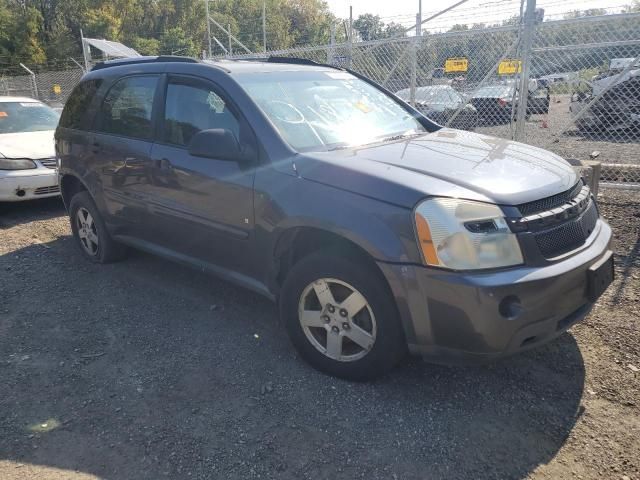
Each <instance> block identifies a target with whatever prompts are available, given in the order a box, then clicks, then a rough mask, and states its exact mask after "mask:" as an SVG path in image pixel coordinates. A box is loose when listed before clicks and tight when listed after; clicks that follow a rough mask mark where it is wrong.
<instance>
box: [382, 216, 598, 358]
mask: <svg viewBox="0 0 640 480" xmlns="http://www.w3.org/2000/svg"><path fill="white" fill-rule="evenodd" d="M610 242H611V228H610V227H609V225H608V224H607V223H606V222H605V221H604V220H602V219H599V220H598V222H597V226H596V229H595V231H594V232H593V234H592V235H591V236H590V238H589V239H588V240H587V243H586V244H585V245H584V246H583V247H582V249H581V250H580V251H579V252H578V253H575V254H573V255H571V256H569V257H568V258H565V259H563V260H560V261H557V262H555V263H551V264H549V265H547V266H544V267H529V266H522V267H517V268H510V269H505V270H501V271H494V272H491V273H468V272H451V271H445V270H441V269H434V268H427V267H422V266H416V265H398V264H388V263H382V262H379V263H378V265H379V266H380V268H381V270H382V271H383V273H384V275H385V276H386V278H387V280H388V281H389V285H390V286H391V289H392V291H393V294H394V296H395V298H396V302H397V306H398V310H399V313H400V317H401V320H402V322H403V326H404V330H405V335H406V339H407V343H408V345H409V349H410V351H411V352H412V353H416V354H421V355H423V356H425V357H428V358H429V359H430V360H433V361H436V362H442V363H465V364H467V363H482V362H485V361H490V360H493V359H496V358H499V357H502V356H506V355H510V354H513V353H517V352H520V351H523V350H527V349H529V348H532V347H535V346H537V345H541V344H543V343H546V342H548V341H549V340H551V339H553V338H555V337H557V336H559V335H560V334H562V333H563V332H565V331H566V330H567V329H568V328H569V327H570V326H571V325H573V324H574V323H576V322H577V321H579V320H581V319H582V318H583V317H584V316H585V315H586V314H587V313H588V312H589V310H590V308H591V302H590V301H589V298H588V291H587V290H588V280H587V276H588V275H587V272H588V270H589V268H590V267H591V266H592V265H594V264H596V263H598V262H599V261H601V260H603V259H604V258H605V257H606V256H608V255H611V252H610V251H609V246H610ZM513 302H516V303H513Z"/></svg>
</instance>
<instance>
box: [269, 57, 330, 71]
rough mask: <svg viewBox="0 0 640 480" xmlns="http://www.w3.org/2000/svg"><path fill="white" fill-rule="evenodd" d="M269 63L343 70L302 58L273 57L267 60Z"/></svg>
mask: <svg viewBox="0 0 640 480" xmlns="http://www.w3.org/2000/svg"><path fill="white" fill-rule="evenodd" d="M265 60H266V61H267V62H269V63H291V64H294V65H314V66H316V67H329V68H335V69H336V70H343V68H342V67H338V66H336V65H331V64H329V63H320V62H316V61H314V60H309V59H308V58H300V57H279V56H277V55H272V56H270V57H267V58H266V59H265Z"/></svg>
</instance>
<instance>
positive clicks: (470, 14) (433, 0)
mask: <svg viewBox="0 0 640 480" xmlns="http://www.w3.org/2000/svg"><path fill="white" fill-rule="evenodd" d="M457 1H458V0H422V11H423V17H422V18H423V19H425V18H427V17H428V16H429V14H433V13H435V12H438V11H440V10H443V9H445V8H447V7H449V6H451V5H453V4H455V3H457ZM326 2H327V3H328V5H329V8H330V9H331V11H332V12H333V13H334V14H335V15H336V16H338V17H340V18H349V5H352V6H353V17H354V18H357V17H358V15H361V14H363V13H373V14H374V15H378V16H380V17H381V18H382V20H383V21H385V23H389V22H391V21H395V22H397V23H402V24H404V25H411V24H413V23H414V22H415V20H414V19H415V15H416V13H417V12H418V2H419V0H326ZM628 3H631V0H538V1H537V6H538V8H544V9H545V18H547V19H551V18H560V16H561V15H562V14H563V13H565V12H567V11H571V10H584V9H588V8H607V9H608V10H609V11H611V13H614V11H617V10H619V9H620V8H621V7H622V6H624V5H625V4H628ZM519 11H520V1H519V0H469V1H468V2H467V3H465V4H462V5H460V6H458V7H456V8H455V9H454V10H452V11H451V12H450V13H448V14H446V15H444V16H443V17H441V19H439V20H438V22H439V25H438V26H440V24H445V23H446V24H451V25H453V24H455V23H480V22H485V23H486V22H491V21H496V20H498V21H499V20H502V19H505V18H509V17H511V16H513V15H517V14H519ZM427 28H428V26H427Z"/></svg>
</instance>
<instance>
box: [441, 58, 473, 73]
mask: <svg viewBox="0 0 640 480" xmlns="http://www.w3.org/2000/svg"><path fill="white" fill-rule="evenodd" d="M467 70H469V60H467V59H466V58H464V57H457V58H447V60H446V61H445V62H444V73H453V72H466V71H467Z"/></svg>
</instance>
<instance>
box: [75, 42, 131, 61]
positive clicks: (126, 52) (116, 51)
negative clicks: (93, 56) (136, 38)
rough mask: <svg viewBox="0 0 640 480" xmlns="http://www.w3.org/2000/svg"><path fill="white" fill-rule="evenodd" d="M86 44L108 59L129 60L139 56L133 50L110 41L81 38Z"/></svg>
mask: <svg viewBox="0 0 640 480" xmlns="http://www.w3.org/2000/svg"><path fill="white" fill-rule="evenodd" d="M82 40H83V41H84V42H85V43H86V44H88V45H91V46H92V47H94V48H97V49H98V50H100V51H101V52H103V53H104V54H105V55H107V56H108V57H114V58H129V57H140V56H141V55H140V54H139V53H138V52H136V51H135V50H134V49H133V48H129V47H127V46H126V45H123V44H121V43H119V42H112V41H111V40H100V39H98V38H83V39H82Z"/></svg>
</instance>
